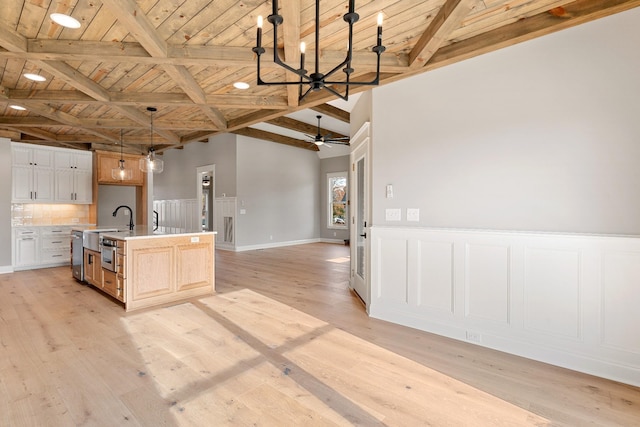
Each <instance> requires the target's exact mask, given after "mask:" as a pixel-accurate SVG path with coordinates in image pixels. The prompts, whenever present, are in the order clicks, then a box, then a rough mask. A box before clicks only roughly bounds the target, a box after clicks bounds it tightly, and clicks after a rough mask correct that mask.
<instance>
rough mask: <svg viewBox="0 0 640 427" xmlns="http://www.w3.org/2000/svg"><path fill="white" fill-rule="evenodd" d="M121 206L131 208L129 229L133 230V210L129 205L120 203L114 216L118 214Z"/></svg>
mask: <svg viewBox="0 0 640 427" xmlns="http://www.w3.org/2000/svg"><path fill="white" fill-rule="evenodd" d="M120 208H125V209H128V210H129V230H133V211H132V210H131V208H130V207H129V206H127V205H120V206H118V207H117V208H116V210H115V211H113V216H116V215H117V214H118V211H119V210H120Z"/></svg>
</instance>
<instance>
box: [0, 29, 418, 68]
mask: <svg viewBox="0 0 640 427" xmlns="http://www.w3.org/2000/svg"><path fill="white" fill-rule="evenodd" d="M3 29H4V32H7V31H9V30H8V29H6V27H2V25H1V24H0V37H2V33H3V31H2V30H3ZM9 34H11V35H13V34H12V33H9ZM7 37H9V36H7ZM26 49H27V50H26V51H23V52H19V51H12V50H11V49H7V50H6V51H2V50H0V58H5V59H6V58H14V59H23V60H29V61H38V60H41V61H43V60H49V61H92V62H96V63H102V62H135V63H140V64H147V65H162V64H173V65H185V66H189V65H200V66H220V67H239V68H245V67H251V68H253V67H255V65H256V62H255V55H254V54H253V52H251V49H247V48H246V47H233V46H215V45H213V46H193V45H168V46H167V50H168V53H167V56H166V57H154V56H151V55H149V52H147V51H146V50H145V49H144V48H143V47H142V45H141V44H140V43H137V42H103V41H84V40H49V39H29V40H27V48H26ZM265 50H266V52H265V53H264V56H265V57H266V58H271V57H273V49H271V48H265ZM279 54H280V55H281V57H284V54H285V52H284V49H281V50H280V52H279ZM313 56H314V52H313V51H312V50H307V57H309V58H312V57H313ZM322 58H323V60H325V61H327V62H328V63H337V64H339V63H340V62H342V61H343V60H344V51H332V50H324V49H323V50H322ZM353 61H354V63H357V64H359V66H361V67H367V68H371V69H375V66H376V55H372V54H371V50H368V49H365V50H354V52H353ZM262 66H263V68H265V69H273V68H279V66H278V65H276V64H274V63H273V61H265V62H264V64H263V65H262ZM408 66H409V56H408V55H407V54H405V53H396V52H385V54H384V55H382V56H381V57H380V67H381V69H382V70H383V71H385V72H404V71H407V70H408Z"/></svg>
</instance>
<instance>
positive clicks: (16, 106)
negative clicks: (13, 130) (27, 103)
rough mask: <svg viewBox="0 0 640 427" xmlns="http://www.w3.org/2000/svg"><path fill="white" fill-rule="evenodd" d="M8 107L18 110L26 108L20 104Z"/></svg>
mask: <svg viewBox="0 0 640 427" xmlns="http://www.w3.org/2000/svg"><path fill="white" fill-rule="evenodd" d="M9 107H11V108H13V109H14V110H18V111H24V110H26V108H24V107H22V106H20V105H9Z"/></svg>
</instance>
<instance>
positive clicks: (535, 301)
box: [524, 248, 581, 339]
mask: <svg viewBox="0 0 640 427" xmlns="http://www.w3.org/2000/svg"><path fill="white" fill-rule="evenodd" d="M580 286H581V282H580V252H579V251H571V250H567V251H563V250H554V249H549V248H526V249H525V279H524V316H525V328H527V329H530V330H532V331H538V332H540V333H546V334H550V335H560V336H565V337H569V338H576V339H578V338H580V329H581V328H580V311H581V310H580Z"/></svg>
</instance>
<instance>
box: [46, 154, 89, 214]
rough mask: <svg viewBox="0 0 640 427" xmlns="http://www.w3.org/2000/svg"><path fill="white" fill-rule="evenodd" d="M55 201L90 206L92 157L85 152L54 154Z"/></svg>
mask: <svg viewBox="0 0 640 427" xmlns="http://www.w3.org/2000/svg"><path fill="white" fill-rule="evenodd" d="M54 163H55V170H56V187H55V201H56V202H65V203H82V204H90V203H91V199H92V195H93V185H92V181H91V179H92V163H93V157H92V154H91V153H90V152H85V151H77V152H76V151H72V150H65V151H56V152H55V161H54Z"/></svg>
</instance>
